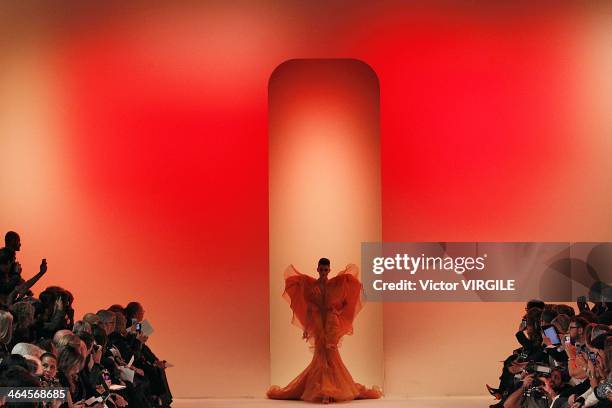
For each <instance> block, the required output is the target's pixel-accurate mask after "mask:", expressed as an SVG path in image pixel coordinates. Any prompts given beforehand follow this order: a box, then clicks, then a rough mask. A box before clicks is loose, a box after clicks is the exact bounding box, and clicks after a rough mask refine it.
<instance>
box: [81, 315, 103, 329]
mask: <svg viewBox="0 0 612 408" xmlns="http://www.w3.org/2000/svg"><path fill="white" fill-rule="evenodd" d="M83 321H85V322H87V323H89V325H90V326H92V327H93V326H95V325H98V324H100V318H99V317H98V315H97V314H95V313H85V315H84V316H83Z"/></svg>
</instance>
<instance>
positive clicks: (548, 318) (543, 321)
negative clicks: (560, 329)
mask: <svg viewBox="0 0 612 408" xmlns="http://www.w3.org/2000/svg"><path fill="white" fill-rule="evenodd" d="M557 315H558V313H557V312H556V311H555V310H553V309H544V310H542V315H541V316H540V326H549V325H550V324H551V323H552V321H553V319H554V318H555V317H557Z"/></svg>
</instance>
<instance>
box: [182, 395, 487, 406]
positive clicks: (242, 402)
mask: <svg viewBox="0 0 612 408" xmlns="http://www.w3.org/2000/svg"><path fill="white" fill-rule="evenodd" d="M493 402H495V401H494V400H493V398H491V397H445V398H405V399H395V398H384V399H380V400H360V401H350V402H343V403H336V404H330V405H327V406H328V407H330V408H333V407H335V406H336V407H337V406H341V407H347V408H348V407H352V406H354V407H355V408H378V407H380V408H487V407H488V406H489V405H490V404H492V403H493ZM172 406H173V407H174V408H243V407H245V408H301V407H317V406H321V404H312V403H308V402H302V401H271V400H268V399H255V398H252V399H251V398H243V399H214V398H210V399H175V400H174V403H173V404H172Z"/></svg>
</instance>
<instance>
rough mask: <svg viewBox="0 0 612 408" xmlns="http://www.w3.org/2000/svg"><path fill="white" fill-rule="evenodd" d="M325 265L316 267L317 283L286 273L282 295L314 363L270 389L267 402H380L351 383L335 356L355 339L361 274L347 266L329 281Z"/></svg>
mask: <svg viewBox="0 0 612 408" xmlns="http://www.w3.org/2000/svg"><path fill="white" fill-rule="evenodd" d="M329 271H330V262H329V259H326V258H321V259H320V260H319V263H318V266H317V272H319V279H315V278H313V277H311V276H308V275H304V274H302V273H300V272H298V271H297V270H296V269H295V268H294V267H293V265H291V266H289V268H287V271H286V272H285V292H284V293H283V297H284V298H285V299H287V301H289V303H290V305H291V310H292V311H293V321H292V323H294V324H296V325H297V326H299V327H300V328H302V330H303V338H304V339H306V340H308V341H309V342H310V344H311V345H313V346H314V355H313V357H312V361H311V362H310V364H309V365H308V367H306V369H305V370H304V371H302V373H301V374H299V375H298V376H297V377H296V378H295V379H294V380H293V381H291V382H290V383H289V384H288V385H287V386H286V387H284V388H280V387H278V386H272V387H270V389H269V390H268V393H267V395H268V398H273V399H301V400H304V401H310V402H322V403H329V402H334V401H348V400H353V399H364V398H380V397H381V395H382V392H381V391H380V389H379V388H377V387H374V388H366V387H364V386H363V385H361V384H358V383H356V382H354V381H353V377H351V374H350V373H349V371H348V370H347V368H346V367H345V365H344V363H343V362H342V359H341V358H340V354H339V352H338V343H339V342H340V339H341V338H342V337H343V336H344V335H347V334H352V333H353V320H354V319H355V316H356V315H357V313H359V310H360V309H361V282H360V281H359V277H358V275H359V270H358V268H357V266H355V265H348V266H347V267H346V269H344V270H343V271H341V272H339V273H338V275H337V276H335V277H334V278H332V279H327V275H328V274H329Z"/></svg>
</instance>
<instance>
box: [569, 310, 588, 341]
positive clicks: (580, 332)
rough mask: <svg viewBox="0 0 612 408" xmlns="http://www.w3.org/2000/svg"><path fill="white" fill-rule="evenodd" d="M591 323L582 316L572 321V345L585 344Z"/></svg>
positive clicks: (570, 332)
mask: <svg viewBox="0 0 612 408" xmlns="http://www.w3.org/2000/svg"><path fill="white" fill-rule="evenodd" d="M588 325H589V322H588V321H586V320H585V319H584V318H582V317H580V316H574V317H572V318H571V319H570V324H569V331H568V334H569V335H570V340H571V342H572V344H576V343H579V344H584V335H585V330H586V328H587V326H588Z"/></svg>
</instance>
